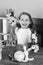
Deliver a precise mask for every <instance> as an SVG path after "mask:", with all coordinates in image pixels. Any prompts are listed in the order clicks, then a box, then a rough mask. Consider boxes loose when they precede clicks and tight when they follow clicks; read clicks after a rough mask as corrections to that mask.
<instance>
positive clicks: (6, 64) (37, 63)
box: [0, 48, 43, 65]
mask: <svg viewBox="0 0 43 65" xmlns="http://www.w3.org/2000/svg"><path fill="white" fill-rule="evenodd" d="M32 55H33V56H34V58H35V60H34V61H29V62H27V63H22V62H13V61H10V60H7V59H2V60H0V65H43V48H41V49H40V50H39V52H38V53H36V54H32Z"/></svg>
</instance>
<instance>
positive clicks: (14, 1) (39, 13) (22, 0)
mask: <svg viewBox="0 0 43 65" xmlns="http://www.w3.org/2000/svg"><path fill="white" fill-rule="evenodd" d="M6 8H8V9H9V8H12V9H14V11H15V15H16V16H18V15H19V14H20V13H21V12H23V11H27V12H29V13H30V14H31V15H32V17H35V18H43V0H4V1H3V0H0V10H1V9H3V10H5V9H6Z"/></svg>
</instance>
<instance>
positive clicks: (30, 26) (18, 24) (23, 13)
mask: <svg viewBox="0 0 43 65" xmlns="http://www.w3.org/2000/svg"><path fill="white" fill-rule="evenodd" d="M22 15H27V16H28V17H29V19H30V22H31V23H30V24H29V26H28V28H32V27H33V21H32V17H31V15H30V14H29V13H27V12H22V13H21V14H20V15H19V17H18V19H19V20H20V18H21V16H22ZM17 27H18V28H20V27H21V25H20V23H17Z"/></svg>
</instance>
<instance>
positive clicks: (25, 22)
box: [19, 14, 31, 28]
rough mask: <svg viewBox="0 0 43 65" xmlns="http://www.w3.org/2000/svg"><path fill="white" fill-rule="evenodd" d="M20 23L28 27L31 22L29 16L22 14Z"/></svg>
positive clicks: (23, 26)
mask: <svg viewBox="0 0 43 65" xmlns="http://www.w3.org/2000/svg"><path fill="white" fill-rule="evenodd" d="M19 23H20V25H21V27H22V28H27V27H28V26H29V24H30V23H31V22H30V19H29V16H28V15H25V14H23V15H21V17H20V21H19Z"/></svg>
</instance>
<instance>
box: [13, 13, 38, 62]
mask: <svg viewBox="0 0 43 65" xmlns="http://www.w3.org/2000/svg"><path fill="white" fill-rule="evenodd" d="M15 34H16V36H17V44H18V45H21V46H22V48H23V50H24V54H25V60H23V58H22V57H23V55H21V57H19V54H20V52H16V53H15V55H14V57H15V58H16V59H17V60H19V59H20V58H22V61H23V62H27V61H28V60H30V61H31V60H33V59H34V58H31V59H29V58H28V54H29V53H28V51H30V50H32V49H34V52H37V51H38V50H39V47H38V45H37V42H38V40H37V35H36V30H35V27H34V23H33V21H32V18H31V15H30V14H29V13H27V12H23V13H21V14H20V16H19V18H18V23H17V24H16V29H15ZM34 43H35V44H36V45H34ZM30 47H31V48H30ZM28 48H30V49H28ZM18 49H19V47H18ZM18 49H17V50H18ZM19 61H21V60H19Z"/></svg>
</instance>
